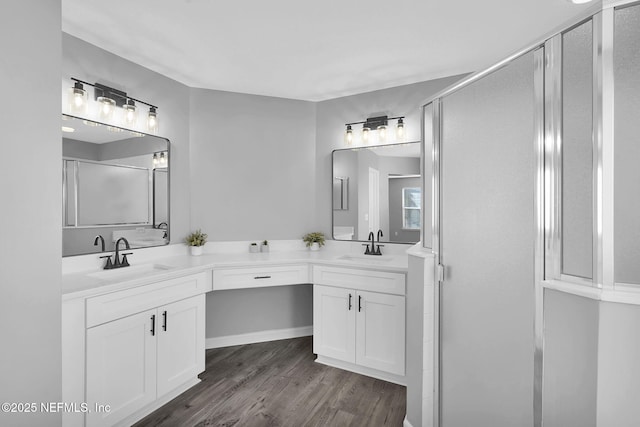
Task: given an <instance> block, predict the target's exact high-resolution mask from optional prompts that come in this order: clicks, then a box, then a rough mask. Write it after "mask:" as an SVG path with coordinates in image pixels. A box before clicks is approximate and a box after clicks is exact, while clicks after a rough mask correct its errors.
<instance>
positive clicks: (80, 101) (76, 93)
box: [69, 82, 89, 115]
mask: <svg viewBox="0 0 640 427" xmlns="http://www.w3.org/2000/svg"><path fill="white" fill-rule="evenodd" d="M88 105H89V103H88V102H87V91H86V90H84V87H83V86H82V83H79V82H76V83H75V84H74V85H73V87H72V88H70V89H69V111H70V112H71V113H74V114H78V115H83V114H86V112H87V106H88Z"/></svg>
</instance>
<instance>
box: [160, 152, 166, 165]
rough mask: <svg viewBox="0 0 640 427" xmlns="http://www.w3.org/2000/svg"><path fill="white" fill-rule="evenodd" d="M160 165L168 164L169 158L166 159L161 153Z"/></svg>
mask: <svg viewBox="0 0 640 427" xmlns="http://www.w3.org/2000/svg"><path fill="white" fill-rule="evenodd" d="M160 164H161V165H166V164H167V158H166V157H165V155H164V153H160Z"/></svg>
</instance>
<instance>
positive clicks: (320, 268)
mask: <svg viewBox="0 0 640 427" xmlns="http://www.w3.org/2000/svg"><path fill="white" fill-rule="evenodd" d="M313 284H314V285H328V286H338V287H341V288H350V289H356V290H363V291H371V292H382V293H385V294H395V295H404V294H405V275H404V273H391V272H388V271H375V270H367V269H361V268H340V267H329V266H324V265H314V266H313Z"/></svg>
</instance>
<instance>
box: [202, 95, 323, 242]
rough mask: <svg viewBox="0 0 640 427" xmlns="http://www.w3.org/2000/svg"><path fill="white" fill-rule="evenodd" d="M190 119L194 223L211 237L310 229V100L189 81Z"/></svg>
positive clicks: (280, 235) (295, 235)
mask: <svg viewBox="0 0 640 427" xmlns="http://www.w3.org/2000/svg"><path fill="white" fill-rule="evenodd" d="M190 123H191V164H190V173H191V176H190V177H191V192H192V195H193V197H192V203H191V209H192V211H191V223H192V226H193V228H202V229H203V230H206V231H207V233H208V234H209V238H210V240H214V241H215V240H264V239H267V240H271V239H299V238H302V236H303V235H304V234H306V233H308V232H310V231H313V228H314V224H315V198H314V194H313V190H314V187H315V186H314V183H315V162H314V160H315V145H314V142H315V141H314V136H315V104H314V103H312V102H306V101H296V100H290V99H284V98H273V97H268V96H256V95H246V94H239V93H233V92H221V91H213V90H205V89H192V90H191V116H190ZM329 184H330V181H329V182H327V184H326V185H327V187H328V188H330V187H329ZM329 209H330V208H329Z"/></svg>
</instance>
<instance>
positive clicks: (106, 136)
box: [62, 114, 170, 256]
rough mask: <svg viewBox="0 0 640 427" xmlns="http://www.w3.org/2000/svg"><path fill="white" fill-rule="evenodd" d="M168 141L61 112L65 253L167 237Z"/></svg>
mask: <svg viewBox="0 0 640 427" xmlns="http://www.w3.org/2000/svg"><path fill="white" fill-rule="evenodd" d="M169 147H170V144H169V141H168V140H167V139H165V138H160V137H157V136H153V135H147V134H144V133H140V132H135V131H130V130H127V129H122V128H118V127H114V126H110V125H104V124H101V123H97V122H93V121H90V120H86V119H81V118H77V117H73V116H68V115H64V114H63V115H62V197H63V201H62V207H63V213H62V219H63V224H62V255H63V256H71V255H81V254H88V253H96V252H101V251H102V244H101V242H99V241H98V244H97V245H94V242H96V237H97V236H98V235H100V236H102V238H103V239H104V242H105V251H113V250H114V249H115V242H116V240H118V239H119V238H120V237H125V238H126V239H127V241H128V242H129V244H130V245H131V248H141V247H150V246H161V245H166V244H168V243H169V215H168V213H169Z"/></svg>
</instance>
